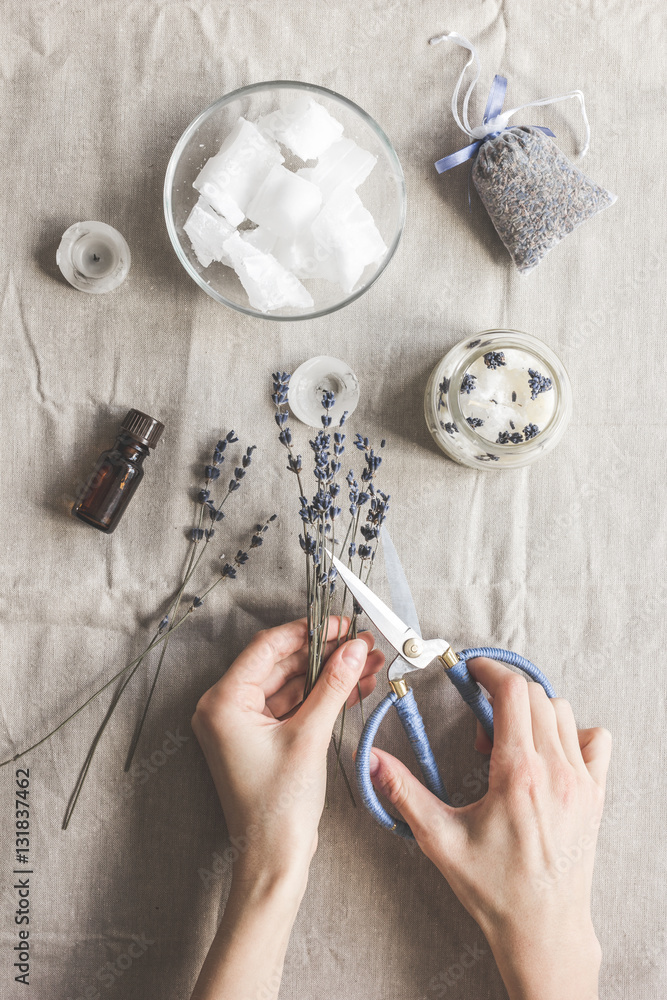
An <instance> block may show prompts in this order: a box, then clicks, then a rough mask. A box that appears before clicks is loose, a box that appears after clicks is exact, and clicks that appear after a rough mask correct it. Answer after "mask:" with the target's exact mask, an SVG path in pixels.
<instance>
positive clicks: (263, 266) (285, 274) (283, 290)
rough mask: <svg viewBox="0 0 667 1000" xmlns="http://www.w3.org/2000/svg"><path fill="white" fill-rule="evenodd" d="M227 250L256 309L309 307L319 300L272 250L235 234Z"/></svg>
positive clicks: (230, 239)
mask: <svg viewBox="0 0 667 1000" xmlns="http://www.w3.org/2000/svg"><path fill="white" fill-rule="evenodd" d="M225 251H226V252H227V253H228V255H229V257H230V260H231V261H232V264H233V267H234V270H235V271H236V273H237V274H238V276H239V280H240V282H241V284H242V285H243V287H244V288H245V290H246V292H247V293H248V299H249V301H250V305H251V306H252V307H253V309H258V310H259V311H260V312H270V311H271V310H272V309H281V308H285V307H287V306H291V307H296V308H299V309H308V308H310V307H312V306H313V305H314V304H315V303H314V301H313V297H312V295H311V294H310V292H309V291H308V289H307V288H305V287H304V286H303V285H302V284H301V282H300V281H299V279H298V278H296V277H295V276H294V275H293V274H292V273H291V272H290V271H288V270H287V268H285V267H283V265H282V264H281V263H280V262H279V261H278V260H276V258H275V257H274V256H273V255H272V254H270V253H263V252H262V251H261V250H258V249H257V248H256V247H254V246H252V244H250V243H249V242H248V241H247V240H244V239H243V238H242V237H241V236H240V234H239V233H234V234H233V235H232V236H230V237H229V239H228V240H227V242H226V244H225Z"/></svg>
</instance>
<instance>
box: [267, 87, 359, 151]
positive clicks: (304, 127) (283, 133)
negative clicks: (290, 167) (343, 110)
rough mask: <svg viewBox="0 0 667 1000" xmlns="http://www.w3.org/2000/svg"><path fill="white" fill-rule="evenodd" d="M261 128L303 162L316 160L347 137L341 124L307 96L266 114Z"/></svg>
mask: <svg viewBox="0 0 667 1000" xmlns="http://www.w3.org/2000/svg"><path fill="white" fill-rule="evenodd" d="M257 125H258V127H259V128H260V129H261V130H262V132H264V133H265V134H266V135H267V136H270V137H271V138H272V139H277V140H278V142H281V143H282V144H283V146H287V148H288V149H291V151H292V152H293V153H296V155H297V156H298V157H299V158H300V159H301V160H316V159H317V157H318V156H321V155H322V153H324V152H325V150H327V149H328V148H329V146H331V144H332V143H334V142H335V141H336V139H340V137H341V136H342V134H343V126H342V125H341V123H340V122H339V121H337V120H336V119H335V118H334V117H333V115H330V114H329V112H328V111H327V109H326V108H324V107H323V106H322V105H321V104H318V103H317V101H314V100H313V98H312V97H308V96H307V95H305V94H304V95H303V96H300V97H297V98H296V99H295V100H294V101H292V102H291V104H288V105H287V107H285V108H280V109H279V110H278V111H272V112H271V114H268V115H264V117H263V118H260V119H259V121H258V123H257Z"/></svg>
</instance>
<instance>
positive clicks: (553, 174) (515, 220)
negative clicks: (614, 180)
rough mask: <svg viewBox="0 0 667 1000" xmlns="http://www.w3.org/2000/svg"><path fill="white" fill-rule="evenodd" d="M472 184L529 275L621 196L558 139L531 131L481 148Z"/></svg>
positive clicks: (511, 133)
mask: <svg viewBox="0 0 667 1000" xmlns="http://www.w3.org/2000/svg"><path fill="white" fill-rule="evenodd" d="M472 179H473V182H474V184H475V187H476V189H477V192H478V194H479V196H480V198H481V199H482V202H483V204H484V207H485V208H486V210H487V212H488V213H489V216H490V218H491V221H492V222H493V225H494V226H495V229H496V232H497V233H498V236H500V238H501V240H502V241H503V243H504V244H505V247H506V248H507V250H508V252H509V255H510V257H511V258H512V260H513V261H514V263H515V264H516V266H517V268H518V269H519V271H521V272H523V273H524V274H527V273H528V272H529V271H532V269H533V268H534V267H536V266H537V265H538V264H539V263H540V261H541V260H542V259H543V257H544V256H545V255H546V254H547V253H548V252H549V250H552V249H553V247H555V246H556V245H557V244H558V243H560V241H561V240H562V239H563V237H564V236H567V235H568V233H571V232H572V230H573V229H576V228H577V226H580V225H581V223H582V222H586V220H587V219H592V218H593V216H594V215H597V213H598V212H600V211H602V209H603V208H607V207H608V206H609V205H612V204H613V202H614V201H615V200H616V196H615V195H613V194H611V193H610V192H609V191H607V190H605V188H602V187H599V185H597V184H595V183H594V182H593V181H592V180H590V179H589V178H588V177H587V176H586V175H585V174H584V173H582V171H581V170H579V169H578V168H577V167H575V166H574V164H573V163H571V162H570V161H569V160H568V158H567V157H566V156H565V155H564V154H563V153H562V152H561V151H560V149H559V148H558V146H557V145H556V143H555V142H554V141H553V139H551V138H549V136H548V135H545V134H544V133H543V132H539V131H538V130H537V129H532V128H529V127H526V126H520V127H517V128H511V129H506V130H505V131H504V132H501V133H500V134H499V135H497V136H495V137H494V138H492V139H489V140H488V141H487V142H485V143H484V144H483V145H482V146H481V147H480V150H479V152H478V154H477V157H476V159H475V162H474V164H473V168H472Z"/></svg>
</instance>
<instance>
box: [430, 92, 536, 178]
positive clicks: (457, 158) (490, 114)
mask: <svg viewBox="0 0 667 1000" xmlns="http://www.w3.org/2000/svg"><path fill="white" fill-rule="evenodd" d="M506 91H507V78H506V77H504V76H500V75H496V76H494V78H493V83H492V84H491V90H490V91H489V98H488V100H487V102H486V108H485V110H484V118H483V119H482V124H484V125H488V124H489V122H492V121H493V120H494V118H497V117H498V115H499V114H500V113H501V111H502V110H503V103H504V101H505V93H506ZM508 128H512V126H511V125H509V124H507V125H504V126H503V127H502V128H500V129H498V131H497V132H489V133H488V135H485V136H484V138H483V139H477V140H476V141H475V142H471V143H470V145H469V146H464V148H463V149H459V151H458V152H457V153H450V154H449V156H443V158H442V159H441V160H438V161H437V163H436V164H435V169H436V170H437V171H438V173H439V174H444V172H445V171H446V170H451V169H452V167H458V165H459V163H465V162H466V160H472V158H473V157H474V156H476V155H477V151H478V150H479V148H480V146H482V144H483V143H485V142H487V141H488V140H489V139H495V137H496V136H497V135H500V133H501V132H504V131H505V129H508ZM531 128H535V129H539V131H540V132H544V134H545V135H550V136H552V137H553V138H555V135H554V133H553V132H552V131H551V129H550V128H545V127H544V126H543V125H531Z"/></svg>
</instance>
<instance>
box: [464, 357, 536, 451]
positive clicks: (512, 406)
mask: <svg viewBox="0 0 667 1000" xmlns="http://www.w3.org/2000/svg"><path fill="white" fill-rule="evenodd" d="M540 367H543V366H542V363H541V362H540V360H539V359H538V358H536V357H535V356H534V355H533V354H530V353H529V352H527V351H521V350H516V349H512V348H510V349H509V350H505V351H488V352H487V353H486V354H484V355H483V356H482V357H481V358H477V360H476V361H474V362H473V363H472V364H471V365H470V367H469V368H468V369H467V370H466V373H465V375H464V377H463V382H462V385H461V390H462V391H461V393H460V396H461V412H462V414H463V416H464V417H465V419H466V422H467V423H468V425H469V426H471V427H474V428H475V430H476V431H477V433H478V434H479V436H480V437H481V438H484V440H485V441H490V442H491V443H492V444H514V445H519V444H523V443H525V442H526V441H530V440H532V439H533V438H535V437H536V436H537V435H538V434H539V433H540V432H541V430H542V429H544V428H545V427H547V426H548V424H549V422H550V420H551V418H552V417H553V414H554V411H555V408H556V393H555V392H554V386H553V380H552V379H551V378H550V377H549V375H548V374H546V375H545V374H543V373H542V372H541V371H540Z"/></svg>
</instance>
